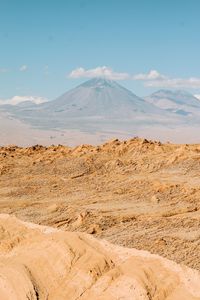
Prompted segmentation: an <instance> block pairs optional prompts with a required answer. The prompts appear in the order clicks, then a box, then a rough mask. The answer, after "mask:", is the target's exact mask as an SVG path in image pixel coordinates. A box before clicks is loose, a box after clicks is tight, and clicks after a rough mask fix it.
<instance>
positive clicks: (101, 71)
mask: <svg viewBox="0 0 200 300" xmlns="http://www.w3.org/2000/svg"><path fill="white" fill-rule="evenodd" d="M129 76H130V75H129V74H128V73H118V72H114V71H113V70H112V69H111V68H109V67H106V66H103V67H97V68H95V69H89V70H85V69H84V68H77V69H75V70H73V71H72V72H71V73H70V74H69V78H96V77H104V78H107V79H111V80H125V79H129Z"/></svg>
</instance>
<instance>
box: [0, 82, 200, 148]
mask: <svg viewBox="0 0 200 300" xmlns="http://www.w3.org/2000/svg"><path fill="white" fill-rule="evenodd" d="M1 110H2V111H3V113H5V112H6V113H8V114H9V115H10V116H11V117H12V118H15V119H16V118H17V119H18V120H20V121H22V123H23V124H28V125H29V126H30V125H31V126H30V128H33V127H34V129H36V130H38V134H40V133H39V132H41V131H40V130H43V131H44V130H51V131H54V135H53V136H59V135H60V136H61V135H62V136H63V134H66V139H67V137H69V136H71V135H72V137H70V143H71V144H73V141H74V139H75V137H74V138H73V134H72V133H74V134H75V135H78V136H84V135H85V136H86V135H90V136H93V137H97V136H98V140H99V141H101V142H102V141H105V140H106V139H107V138H108V137H111V138H116V137H119V138H120V137H122V138H129V137H132V136H141V137H146V138H153V139H162V140H163V139H164V140H173V141H174V142H176V141H177V138H178V140H179V141H183V140H184V141H185V139H186V132H187V140H188V137H189V138H190V132H191V128H192V130H193V132H194V136H195V137H196V136H197V137H198V136H199V124H200V121H199V116H200V101H199V100H198V99H196V98H195V97H194V96H193V95H191V94H189V93H187V92H184V91H169V90H167V91H166V90H161V91H158V92H156V93H154V94H152V95H151V96H149V97H147V98H146V99H142V98H140V97H138V96H136V95H135V94H134V93H132V92H131V91H129V90H128V89H126V88H124V87H123V86H121V85H120V84H118V83H117V82H115V81H112V80H106V79H104V78H95V79H92V80H89V81H87V82H85V83H83V84H81V85H79V86H77V87H76V88H74V89H72V90H70V91H68V92H66V93H65V94H63V95H62V96H60V97H58V98H56V99H55V100H52V101H48V102H45V103H41V104H38V105H33V104H29V103H26V102H25V103H21V104H20V105H7V106H4V105H2V106H0V111H1ZM55 131H56V132H57V134H55ZM63 132H64V133H63ZM193 140H194V139H192V141H193Z"/></svg>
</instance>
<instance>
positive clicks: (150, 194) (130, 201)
mask: <svg viewBox="0 0 200 300" xmlns="http://www.w3.org/2000/svg"><path fill="white" fill-rule="evenodd" d="M199 172H200V145H173V144H161V143H159V142H152V141H147V140H141V139H137V138H136V139H132V140H129V141H124V142H123V141H122V142H120V141H118V140H113V141H111V142H108V143H106V144H103V145H101V146H97V147H95V146H89V145H82V146H79V147H75V148H69V147H64V146H57V147H56V146H52V147H42V146H35V147H29V148H19V147H15V146H13V147H2V148H0V174H1V177H0V212H1V213H9V214H11V215H16V216H17V217H18V218H20V219H22V220H25V221H28V222H34V223H37V224H43V225H48V226H53V227H55V228H60V229H62V230H69V231H79V232H80V231H82V232H87V233H90V234H92V235H94V236H96V237H99V238H104V239H106V240H107V241H110V242H112V243H115V244H118V245H121V246H126V247H130V248H131V247H134V248H137V249H142V250H148V251H150V252H151V253H154V254H159V255H162V256H164V257H166V258H168V259H171V260H174V261H176V262H178V263H180V264H185V265H187V266H189V267H192V268H194V269H198V270H200V259H199V257H200V255H199V254H200V200H199V199H200V179H199Z"/></svg>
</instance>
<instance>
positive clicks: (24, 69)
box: [19, 65, 28, 72]
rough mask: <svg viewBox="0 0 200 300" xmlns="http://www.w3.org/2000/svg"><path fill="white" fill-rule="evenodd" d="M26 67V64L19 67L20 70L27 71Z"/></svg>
mask: <svg viewBox="0 0 200 300" xmlns="http://www.w3.org/2000/svg"><path fill="white" fill-rule="evenodd" d="M27 69H28V66H27V65H22V66H21V67H20V68H19V70H20V72H25V71H27Z"/></svg>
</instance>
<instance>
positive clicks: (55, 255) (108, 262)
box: [0, 214, 200, 300]
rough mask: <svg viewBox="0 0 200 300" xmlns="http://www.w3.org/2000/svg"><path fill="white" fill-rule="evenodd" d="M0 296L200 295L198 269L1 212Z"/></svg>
mask: <svg viewBox="0 0 200 300" xmlns="http://www.w3.org/2000/svg"><path fill="white" fill-rule="evenodd" d="M0 238H1V244H0V265H1V268H0V299H1V300H13V299H15V300H23V299H53V300H55V299H59V300H62V299H68V300H72V299H73V300H75V299H85V300H86V299H87V300H89V299H92V300H93V299H99V300H100V299H102V300H103V299H104V300H112V299H126V300H129V299H136V300H140V299H141V300H146V299H159V300H162V299H168V300H170V299H174V300H175V299H177V300H180V299H181V300H190V299H200V289H199V283H200V274H199V273H198V272H197V271H194V270H191V269H189V268H187V267H181V266H179V265H177V264H176V263H173V262H172V261H169V260H167V259H164V258H161V257H159V256H157V255H151V254H149V253H148V252H145V251H138V250H135V249H126V248H122V247H119V246H114V245H112V244H110V243H108V242H106V241H104V240H101V241H99V240H97V239H95V238H93V237H92V236H90V235H87V234H84V233H72V232H64V231H62V230H57V229H53V228H50V227H44V226H39V225H35V224H31V223H26V222H22V221H19V220H18V219H17V218H15V217H11V216H9V215H5V214H4V215H0Z"/></svg>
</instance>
